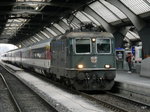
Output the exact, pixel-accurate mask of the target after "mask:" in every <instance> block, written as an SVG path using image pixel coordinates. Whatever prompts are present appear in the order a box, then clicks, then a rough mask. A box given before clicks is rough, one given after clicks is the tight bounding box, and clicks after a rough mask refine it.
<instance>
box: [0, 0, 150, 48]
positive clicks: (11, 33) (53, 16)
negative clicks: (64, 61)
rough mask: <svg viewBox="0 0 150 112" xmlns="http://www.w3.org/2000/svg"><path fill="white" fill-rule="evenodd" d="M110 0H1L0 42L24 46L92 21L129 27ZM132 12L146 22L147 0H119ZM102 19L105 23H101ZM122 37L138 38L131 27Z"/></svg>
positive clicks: (149, 15)
mask: <svg viewBox="0 0 150 112" xmlns="http://www.w3.org/2000/svg"><path fill="white" fill-rule="evenodd" d="M109 1H110V0H9V2H7V1H6V0H1V1H0V16H1V17H0V42H1V43H12V44H15V45H18V46H19V45H21V46H27V45H31V44H34V43H36V42H39V41H41V40H45V39H47V38H50V37H54V36H57V35H61V34H63V33H65V31H66V30H68V29H69V27H70V26H71V27H73V28H74V29H76V28H79V27H80V24H81V23H84V22H92V23H93V24H94V25H95V27H100V28H101V29H105V30H106V31H107V29H106V28H105V25H104V23H107V24H108V25H110V26H113V27H114V28H115V29H119V28H121V27H125V26H132V27H131V28H134V26H133V24H132V22H131V21H130V19H129V18H128V16H127V15H126V14H125V13H124V12H122V11H121V10H120V9H119V8H118V7H116V6H114V5H113V4H111V3H110V2H109ZM114 1H115V0H114ZM119 1H120V2H121V3H122V4H123V5H124V6H125V7H127V8H128V9H129V10H130V11H131V12H132V13H134V14H135V15H137V16H138V17H139V18H141V19H142V20H144V21H146V22H148V23H149V20H150V1H149V0H119ZM103 22H104V23H103ZM125 37H126V38H125V40H128V39H129V40H130V39H133V40H137V39H140V37H139V36H138V34H137V33H135V32H133V30H130V31H128V33H127V34H126V35H125Z"/></svg>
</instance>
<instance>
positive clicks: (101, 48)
mask: <svg viewBox="0 0 150 112" xmlns="http://www.w3.org/2000/svg"><path fill="white" fill-rule="evenodd" d="M110 50H111V49H110V39H97V53H102V54H103V53H104V54H105V53H110Z"/></svg>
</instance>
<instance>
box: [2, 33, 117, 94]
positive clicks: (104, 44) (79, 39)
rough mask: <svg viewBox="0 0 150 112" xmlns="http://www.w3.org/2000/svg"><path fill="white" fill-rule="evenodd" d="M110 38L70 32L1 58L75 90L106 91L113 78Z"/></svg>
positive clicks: (98, 34)
mask: <svg viewBox="0 0 150 112" xmlns="http://www.w3.org/2000/svg"><path fill="white" fill-rule="evenodd" d="M114 44H115V43H114V37H113V35H112V34H111V33H109V32H94V31H70V32H67V33H65V34H63V35H60V36H57V37H54V38H49V39H47V40H44V41H41V42H39V43H36V44H34V45H30V46H28V47H25V48H20V49H16V50H12V51H8V52H7V53H5V54H3V55H2V60H3V61H4V62H9V63H12V64H15V65H17V66H21V67H23V68H26V69H30V70H34V71H35V72H38V73H40V74H42V75H45V76H46V77H48V78H51V79H52V80H54V81H59V82H60V83H63V84H65V85H66V86H68V87H71V88H74V89H76V90H85V91H93V90H110V89H111V88H112V87H113V85H114V79H115V76H116V62H115V61H116V56H115V47H114Z"/></svg>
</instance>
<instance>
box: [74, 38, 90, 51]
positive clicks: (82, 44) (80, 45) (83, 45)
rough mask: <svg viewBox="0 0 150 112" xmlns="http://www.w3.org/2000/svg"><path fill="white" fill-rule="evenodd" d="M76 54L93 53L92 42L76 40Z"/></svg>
mask: <svg viewBox="0 0 150 112" xmlns="http://www.w3.org/2000/svg"><path fill="white" fill-rule="evenodd" d="M75 43H76V44H75V49H76V50H75V51H76V53H90V52H91V41H90V39H76V42H75Z"/></svg>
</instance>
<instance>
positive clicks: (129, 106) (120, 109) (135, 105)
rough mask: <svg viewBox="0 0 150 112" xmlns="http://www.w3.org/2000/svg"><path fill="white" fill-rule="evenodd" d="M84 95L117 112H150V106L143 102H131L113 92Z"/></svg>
mask: <svg viewBox="0 0 150 112" xmlns="http://www.w3.org/2000/svg"><path fill="white" fill-rule="evenodd" d="M83 94H84V96H86V97H88V98H91V99H93V100H96V101H97V102H98V103H100V104H102V105H104V106H107V105H108V108H110V109H112V110H114V111H117V112H150V106H149V105H148V104H143V103H142V102H139V101H135V100H131V99H128V98H125V97H123V96H121V95H117V94H114V93H111V92H106V93H100V94H92V95H91V94H90V95H89V94H85V93H83Z"/></svg>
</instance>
